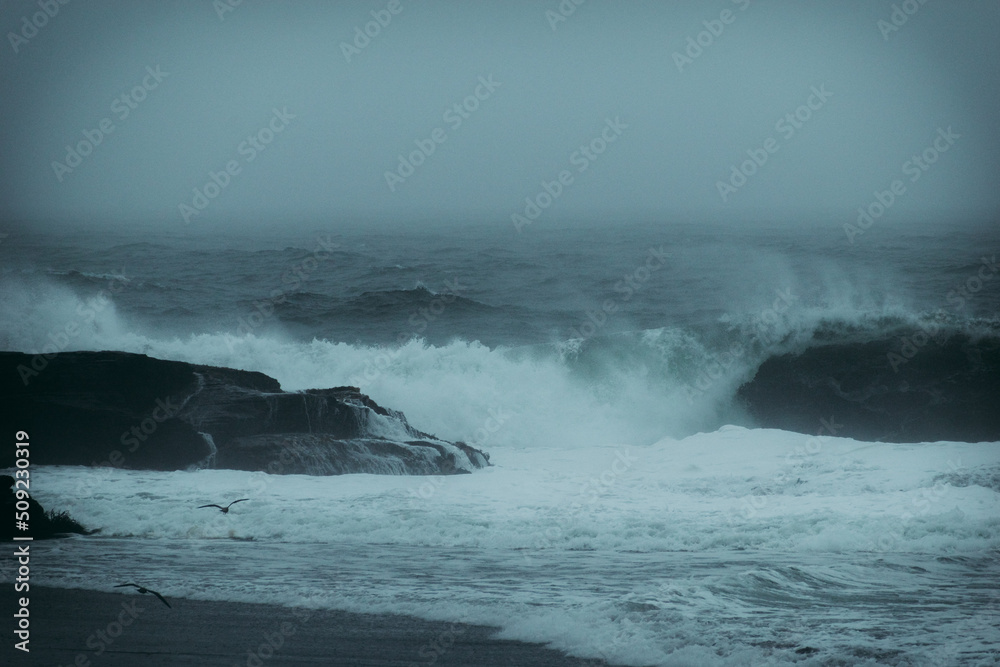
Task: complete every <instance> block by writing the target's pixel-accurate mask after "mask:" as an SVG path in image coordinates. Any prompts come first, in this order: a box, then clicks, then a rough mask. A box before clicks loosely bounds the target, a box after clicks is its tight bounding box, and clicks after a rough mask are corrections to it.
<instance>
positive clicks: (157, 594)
mask: <svg viewBox="0 0 1000 667" xmlns="http://www.w3.org/2000/svg"><path fill="white" fill-rule="evenodd" d="M146 590H149V589H146ZM149 592H150V593H152V594H153V595H155V596H156V597H158V598H160V602H162V603H163V604H165V605H167V606H168V607H169V606H170V603H169V602H167V599H166V598H165V597H163V596H162V595H160V594H159V593H157V592H156V591H149Z"/></svg>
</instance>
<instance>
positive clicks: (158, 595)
mask: <svg viewBox="0 0 1000 667" xmlns="http://www.w3.org/2000/svg"><path fill="white" fill-rule="evenodd" d="M122 586H134V587H135V588H137V589H138V590H139V592H140V593H143V594H145V593H152V594H153V595H155V596H156V597H158V598H160V602H162V603H163V604H165V605H167V606H168V607H169V606H170V603H169V602H167V600H166V598H164V597H163V596H162V595H160V594H159V593H157V592H156V591H154V590H150V589H148V588H143V587H142V586H140V585H139V584H133V583H132V582H129V583H127V584H118V585H117V586H115V588H121V587H122Z"/></svg>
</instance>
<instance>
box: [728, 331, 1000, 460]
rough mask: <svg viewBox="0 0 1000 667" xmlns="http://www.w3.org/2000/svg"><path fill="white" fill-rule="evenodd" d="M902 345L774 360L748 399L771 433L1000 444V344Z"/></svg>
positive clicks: (842, 347) (843, 347) (893, 339)
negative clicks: (775, 429) (793, 432)
mask: <svg viewBox="0 0 1000 667" xmlns="http://www.w3.org/2000/svg"><path fill="white" fill-rule="evenodd" d="M902 333H912V332H901V334H902ZM901 339H902V335H898V336H886V337H885V338H884V339H883V340H878V341H868V342H864V343H852V344H830V345H816V346H813V347H811V348H809V349H806V350H804V351H802V352H799V353H796V354H783V355H779V356H775V357H772V358H770V359H768V360H767V361H765V362H764V363H763V364H762V365H761V366H760V368H759V369H758V370H757V373H756V375H755V376H754V377H753V379H751V380H750V381H749V382H747V383H746V384H744V385H743V386H742V387H741V388H740V390H739V397H740V398H741V399H742V401H743V403H744V405H745V406H746V407H747V408H748V410H749V412H750V414H751V415H752V416H753V418H754V420H755V421H756V425H757V426H763V427H768V428H779V429H784V430H787V431H798V432H800V433H808V434H815V433H818V432H822V434H823V435H831V434H832V435H838V436H843V437H850V438H855V439H857V440H866V441H888V442H932V441H937V440H959V441H967V442H993V441H996V440H1000V410H997V397H998V396H1000V340H998V339H997V338H986V337H979V338H973V337H970V336H967V335H963V334H954V335H948V336H941V337H939V338H938V339H936V340H935V339H931V340H929V341H928V342H926V345H925V346H924V347H922V348H916V347H914V348H913V349H912V350H907V349H906V348H905V347H904V348H902V349H903V352H902V353H901V352H900V350H901V348H900V340H901ZM904 354H905V355H906V356H904ZM821 419H822V420H824V421H823V422H821V421H820V420H821ZM831 428H832V430H833V431H834V433H831Z"/></svg>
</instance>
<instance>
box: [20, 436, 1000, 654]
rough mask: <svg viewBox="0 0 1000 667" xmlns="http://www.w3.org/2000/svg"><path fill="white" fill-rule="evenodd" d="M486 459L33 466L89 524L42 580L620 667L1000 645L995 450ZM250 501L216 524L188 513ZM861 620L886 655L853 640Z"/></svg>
mask: <svg viewBox="0 0 1000 667" xmlns="http://www.w3.org/2000/svg"><path fill="white" fill-rule="evenodd" d="M494 463H495V464H496V465H495V466H494V467H492V468H489V469H487V470H483V471H477V472H476V473H474V474H471V475H458V476H445V477H394V476H379V475H343V476H335V477H310V476H297V475H296V476H272V475H267V474H264V473H248V472H237V471H226V470H203V471H198V472H193V473H192V472H171V473H157V472H149V471H124V470H103V471H101V470H93V469H86V468H72V467H51V468H38V469H36V470H35V471H34V473H33V481H35V482H36V483H35V484H33V489H37V491H36V496H37V497H38V499H39V500H41V502H42V503H43V504H44V505H45V506H47V507H54V508H59V509H64V510H68V511H69V512H70V513H71V514H72V515H73V516H75V517H76V518H77V519H79V520H80V521H82V522H83V523H84V524H85V525H87V526H89V527H99V528H101V529H102V533H101V536H102V537H95V538H87V539H85V540H75V541H74V542H73V543H72V544H70V545H66V546H65V547H63V546H61V545H59V544H54V545H51V546H49V545H46V546H44V547H43V548H45V549H54V550H55V551H54V552H52V553H49V552H46V554H45V556H44V562H45V563H46V567H45V571H44V575H43V576H44V580H43V581H44V583H49V584H55V585H68V586H79V587H93V588H99V589H106V590H111V588H110V587H111V586H112V585H113V584H114V583H117V581H118V580H117V579H115V577H121V576H125V577H128V576H132V573H133V572H145V573H148V572H155V573H156V576H157V577H158V578H159V580H158V581H157V582H156V583H157V584H159V585H161V587H160V588H158V590H161V591H164V592H165V593H166V594H168V596H169V595H174V596H178V597H185V596H187V597H195V598H203V599H217V600H235V601H245V602H264V601H269V602H275V603H279V604H283V605H305V606H313V607H317V606H318V607H328V608H338V609H346V610H351V611H359V612H394V613H405V614H413V615H417V616H421V617H425V618H429V619H436V620H447V621H464V622H474V623H484V624H489V625H495V626H498V627H500V628H502V632H501V636H503V637H507V638H513V639H520V640H526V641H537V642H543V643H547V644H550V645H552V646H554V647H556V648H559V649H561V650H565V651H569V652H571V653H573V654H574V655H578V656H581V657H586V658H605V659H608V660H612V661H615V662H618V663H620V664H631V665H648V664H663V665H694V664H698V665H701V664H705V665H741V664H791V663H795V662H797V661H798V660H800V659H801V656H797V655H796V654H795V653H794V652H793V650H794V649H795V648H797V647H800V646H811V647H818V648H820V649H821V650H822V653H821V654H820V657H822V658H823V659H826V660H830V659H834V660H838V659H839V660H841V661H842V662H845V663H853V662H858V661H861V662H863V661H864V659H863V658H862V656H863V655H869V656H872V655H879V651H883V650H884V651H889V653H887V654H886V655H892V653H891V652H892V651H893V650H896V649H898V648H899V647H905V649H906V656H907V657H906V659H905V660H902V659H901V660H900V661H898V662H899V664H959V659H958V657H957V656H958V655H959V652H960V651H965V653H964V654H963V655H966V656H968V655H973V653H970V651H975V653H974V655H980V656H983V655H986V653H984V651H988V648H984V647H988V646H989V642H991V641H997V640H1000V626H998V624H997V622H996V621H997V620H998V619H997V618H995V617H993V616H983V614H988V613H989V610H990V609H991V607H990V606H989V601H988V599H987V597H983V596H982V591H983V590H984V589H983V587H984V586H989V585H990V584H989V582H990V581H992V577H993V576H994V575H992V574H990V572H991V571H993V572H995V565H992V566H990V565H988V563H987V565H985V566H984V565H983V559H984V558H985V559H986V560H987V561H990V559H994V558H995V557H993V556H991V555H990V554H993V553H995V550H996V549H997V548H998V547H1000V519H998V518H997V517H1000V494H998V493H997V491H996V489H994V488H990V483H991V482H990V480H993V479H996V472H997V470H998V469H1000V449H998V443H974V444H973V443H924V444H906V445H898V444H884V443H864V442H857V441H854V440H850V439H841V438H832V437H831V438H819V439H816V438H808V437H806V436H802V435H799V434H795V433H787V432H783V431H773V430H747V429H743V428H738V427H727V428H724V429H722V430H720V431H718V432H715V433H706V434H700V435H696V436H691V437H688V438H684V439H681V440H674V439H670V438H666V439H662V440H660V441H658V442H656V443H654V444H652V445H645V446H643V445H638V444H634V443H633V444H629V443H624V442H620V443H617V444H610V443H609V444H607V445H604V446H599V445H590V446H579V445H578V446H575V447H543V448H534V449H528V448H513V447H512V448H503V449H499V450H495V451H494ZM973 480H979V483H969V482H970V481H973ZM953 483H954V484H965V485H964V486H958V485H953ZM242 497H249V498H250V499H251V500H250V501H249V502H244V503H240V504H239V505H236V506H234V508H233V510H232V511H231V512H230V513H229V514H228V515H223V514H221V513H219V512H215V511H210V510H198V509H195V508H196V507H197V506H198V505H201V504H205V503H208V502H220V501H228V500H231V499H234V498H242ZM118 537H127V538H128V539H116V538H118ZM109 559H110V560H109ZM970 559H971V561H974V563H973V564H972V565H967V564H966V561H969V560H970ZM237 561H238V562H239V563H240V567H239V568H232V567H230V566H229V563H232V562H237ZM109 562H115V563H118V565H116V570H115V571H114V572H111V573H109V571H108V567H107V564H108V563H109ZM993 562H995V561H993ZM220 563H226V565H225V566H223V567H220V566H219V564H220ZM991 568H992V569H991ZM956 581H960V582H965V583H964V584H963V585H961V586H958V585H956V584H955V582H956ZM161 582H162V584H161ZM946 584H947V585H946ZM965 584H968V586H965ZM928 586H931V587H933V588H934V589H935V590H939V593H938V595H937V597H936V598H935V599H936V600H938V602H939V603H940V605H939V607H936V608H935V609H936V610H937V611H935V612H934V613H935V614H937V615H936V616H935V618H936V619H937V620H938V622H936V623H935V624H934V625H935V627H934V628H931V629H927V628H925V627H924V626H925V625H926V624H927V621H928V616H927V614H928V613H930V612H928V611H927V609H926V608H925V605H923V604H921V600H922V598H921V596H926V594H927V593H926V591H927V590H928V589H927V587H928ZM941 587H943V588H941ZM855 600H856V602H854V601H855ZM968 609H973V610H978V611H976V613H968V612H967V611H963V610H968ZM995 612H996V610H995V609H994V610H993V613H995ZM872 623H878V625H879V627H882V628H883V629H885V630H886V633H887V636H888V639H879V638H877V637H876V638H873V637H872V636H871V635H870V634H868V633H865V632H864V631H862V630H859V628H864V627H869V626H870V624H872ZM769 642H770V643H771V644H774V643H777V644H781V645H782V646H784V648H773V647H772V648H768V646H769V644H768V643H769ZM418 648H419V647H414V652H416V651H417V649H418ZM857 651H862V653H858V652H857ZM864 651H867V652H868V653H864ZM414 660H417V658H414ZM907 660H909V662H907ZM973 664H975V663H973ZM983 664H988V663H983Z"/></svg>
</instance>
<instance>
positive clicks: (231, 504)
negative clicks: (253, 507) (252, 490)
mask: <svg viewBox="0 0 1000 667" xmlns="http://www.w3.org/2000/svg"><path fill="white" fill-rule="evenodd" d="M244 500H250V499H249V498H240V499H239V500H234V501H233V502H231V503H229V506H230V507H232V506H233V505H235V504H236V503H242V502H243V501H244Z"/></svg>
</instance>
